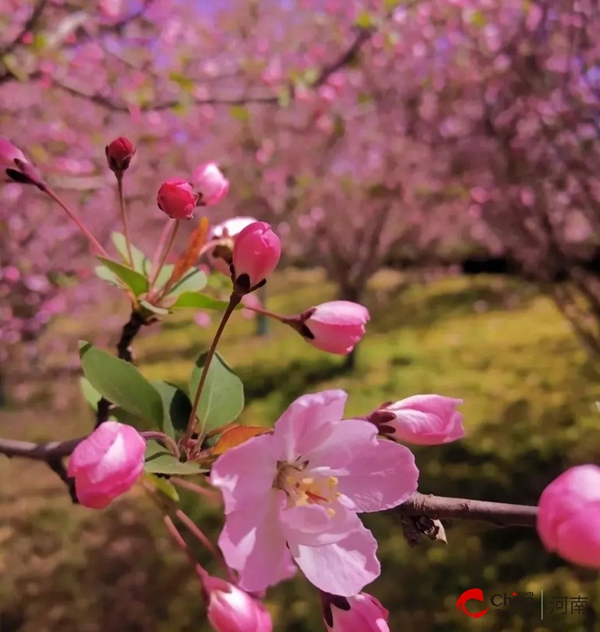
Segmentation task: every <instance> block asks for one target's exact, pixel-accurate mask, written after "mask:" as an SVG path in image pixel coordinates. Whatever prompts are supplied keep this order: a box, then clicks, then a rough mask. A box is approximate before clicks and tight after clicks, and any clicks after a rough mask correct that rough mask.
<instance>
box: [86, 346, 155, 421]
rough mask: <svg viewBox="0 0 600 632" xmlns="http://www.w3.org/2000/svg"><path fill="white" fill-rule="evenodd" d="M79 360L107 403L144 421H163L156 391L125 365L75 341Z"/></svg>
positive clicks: (143, 378)
mask: <svg viewBox="0 0 600 632" xmlns="http://www.w3.org/2000/svg"><path fill="white" fill-rule="evenodd" d="M79 357H80V358H81V366H82V367H83V372H84V374H85V377H86V378H87V379H88V380H89V381H90V383H91V385H92V386H93V387H94V388H95V389H96V390H97V391H98V392H99V393H100V395H102V396H103V397H106V399H108V401H110V402H112V403H113V404H115V405H117V406H120V407H121V408H123V409H125V410H126V411H128V412H130V413H132V414H133V415H137V416H138V417H141V418H142V419H145V420H147V421H152V422H153V424H154V427H160V425H161V424H162V422H163V403H162V399H161V396H160V395H159V393H158V391H157V390H156V389H155V388H154V386H152V384H150V382H148V380H147V379H146V378H145V377H144V376H143V375H142V374H141V373H140V372H139V371H138V370H137V369H136V368H135V367H134V366H133V364H130V363H129V362H125V360H121V359H119V358H115V357H114V356H112V355H110V354H109V353H106V352H105V351H102V350H101V349H98V348H96V347H94V346H93V345H91V344H90V343H89V342H86V341H80V342H79Z"/></svg>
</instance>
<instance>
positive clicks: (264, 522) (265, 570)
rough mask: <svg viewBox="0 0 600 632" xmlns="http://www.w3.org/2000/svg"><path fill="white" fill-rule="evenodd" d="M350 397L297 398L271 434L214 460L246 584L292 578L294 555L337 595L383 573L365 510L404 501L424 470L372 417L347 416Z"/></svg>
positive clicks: (234, 560)
mask: <svg viewBox="0 0 600 632" xmlns="http://www.w3.org/2000/svg"><path fill="white" fill-rule="evenodd" d="M346 397H347V395H346V393H344V391H340V390H330V391H323V392H321V393H316V394H313V395H303V396H302V397H299V398H298V399H297V400H296V401H295V402H293V403H292V404H291V405H290V406H289V408H288V409H287V410H286V411H285V412H284V413H283V415H282V416H281V417H280V418H279V420H278V421H277V422H276V423H275V426H274V428H273V432H272V433H268V434H263V435H260V436H257V437H253V438H252V439H250V440H249V441H247V442H245V443H243V444H241V445H239V446H236V447H234V448H232V449H230V450H228V451H227V452H225V453H224V454H223V455H222V456H220V457H219V458H218V459H217V461H216V462H215V464H214V465H213V468H212V471H211V476H210V480H211V483H212V484H213V485H214V486H215V487H218V488H219V489H220V490H221V491H222V493H223V500H224V503H225V515H226V520H225V526H224V528H223V531H222V533H221V536H220V538H219V546H220V547H221V550H222V551H223V554H224V556H225V560H226V562H227V564H228V565H229V566H230V567H231V568H234V569H235V570H237V571H238V572H239V577H240V587H241V588H243V589H244V590H250V591H259V590H263V589H265V588H266V587H267V586H270V585H273V584H276V583H277V582H279V581H281V580H282V579H285V578H286V577H288V576H289V567H290V563H291V561H292V559H293V560H294V561H295V562H296V564H297V565H298V566H299V567H300V569H301V570H302V572H303V573H304V574H305V575H306V577H307V578H308V580H309V581H310V582H312V583H313V584H314V585H315V586H317V587H318V588H319V589H321V590H323V591H326V592H328V593H331V594H336V595H342V596H351V595H356V594H357V593H359V592H360V591H361V590H362V588H363V587H364V586H365V585H367V584H368V583H370V582H372V581H373V580H374V579H375V578H376V577H377V576H378V575H379V572H380V566H379V562H378V560H377V557H376V550H377V542H376V540H375V538H374V537H373V536H372V535H371V532H370V531H369V530H367V529H366V528H365V527H364V526H363V524H362V522H361V521H360V519H359V517H358V515H357V514H358V513H361V512H373V511H381V510H384V509H390V508H392V507H396V506H397V505H399V504H401V503H403V502H404V501H406V500H407V499H408V498H409V496H410V495H411V494H412V493H413V492H414V491H415V490H416V488H417V479H418V470H417V468H416V466H415V461H414V457H413V455H412V453H411V452H410V451H409V450H408V449H407V448H406V447H404V446H401V445H399V444H397V443H394V442H393V441H388V440H385V439H383V440H381V439H378V438H377V428H376V427H375V426H374V425H373V424H371V423H369V422H367V421H364V420H358V419H346V420H343V419H342V416H343V414H344V405H345V403H346Z"/></svg>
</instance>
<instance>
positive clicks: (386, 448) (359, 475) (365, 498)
mask: <svg viewBox="0 0 600 632" xmlns="http://www.w3.org/2000/svg"><path fill="white" fill-rule="evenodd" d="M349 470H350V473H349V474H348V475H347V476H343V477H340V479H339V483H338V490H339V491H340V492H341V493H342V494H344V495H345V496H347V497H348V498H350V499H351V500H352V501H353V503H354V506H355V511H359V512H360V511H381V510H383V509H390V508H392V507H396V506H397V505H400V504H401V503H403V502H405V501H406V500H407V499H408V498H409V496H410V495H411V494H413V493H414V492H416V491H417V482H418V479H419V470H418V469H417V466H416V465H415V457H414V455H413V453H412V452H411V451H410V450H409V449H408V448H407V447H405V446H403V445H399V444H397V443H394V442H393V441H388V440H387V439H380V440H378V441H377V443H376V444H375V445H366V446H364V448H363V449H362V450H361V451H360V452H358V453H357V455H356V457H355V458H354V460H353V461H352V463H351V464H350V466H349Z"/></svg>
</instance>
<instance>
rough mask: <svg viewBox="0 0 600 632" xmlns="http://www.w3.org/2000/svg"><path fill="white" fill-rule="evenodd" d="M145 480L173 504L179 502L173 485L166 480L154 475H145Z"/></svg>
mask: <svg viewBox="0 0 600 632" xmlns="http://www.w3.org/2000/svg"><path fill="white" fill-rule="evenodd" d="M146 478H147V479H148V481H150V483H152V485H154V487H156V489H158V491H160V492H162V493H163V494H164V495H165V496H166V497H167V498H170V499H171V500H173V501H174V502H176V503H178V502H179V494H178V493H177V490H176V489H175V486H174V485H173V483H169V481H168V480H167V479H166V478H162V477H160V476H155V475H154V474H146Z"/></svg>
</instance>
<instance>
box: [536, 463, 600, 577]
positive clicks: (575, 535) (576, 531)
mask: <svg viewBox="0 0 600 632" xmlns="http://www.w3.org/2000/svg"><path fill="white" fill-rule="evenodd" d="M537 530H538V533H539V536H540V539H541V541H542V543H543V545H544V546H545V547H546V548H547V549H548V550H549V551H552V552H555V553H557V554H558V555H560V556H561V557H563V558H564V559H566V560H568V561H569V562H573V563H574V564H580V565H581V566H589V567H592V568H600V467H598V466H596V465H579V466H577V467H572V468H571V469H569V470H567V471H566V472H564V473H563V474H561V475H560V476H559V477H558V478H557V479H555V480H554V481H552V483H550V485H548V487H546V489H545V490H544V491H543V492H542V495H541V497H540V501H539V515H538V520H537Z"/></svg>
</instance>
